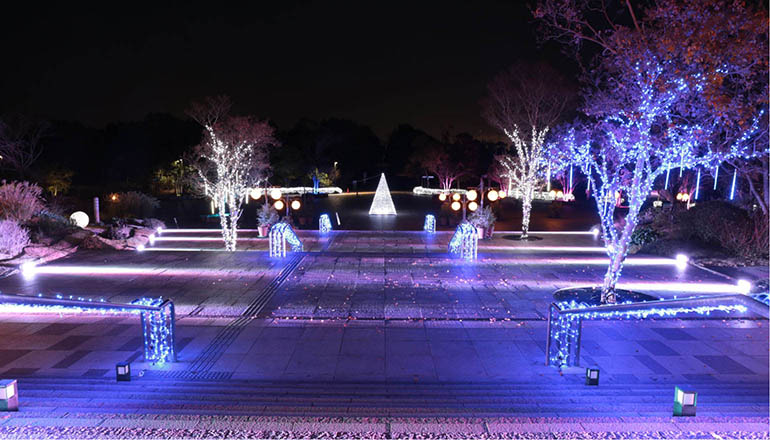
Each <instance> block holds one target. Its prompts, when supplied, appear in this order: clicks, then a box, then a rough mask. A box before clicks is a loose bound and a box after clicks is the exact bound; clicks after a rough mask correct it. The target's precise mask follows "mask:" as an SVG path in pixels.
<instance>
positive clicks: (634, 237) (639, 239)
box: [631, 226, 658, 246]
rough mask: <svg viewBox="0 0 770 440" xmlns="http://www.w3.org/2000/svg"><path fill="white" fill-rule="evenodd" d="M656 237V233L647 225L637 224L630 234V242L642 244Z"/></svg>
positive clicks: (650, 241)
mask: <svg viewBox="0 0 770 440" xmlns="http://www.w3.org/2000/svg"><path fill="white" fill-rule="evenodd" d="M657 239H658V233H657V232H655V231H654V230H653V229H652V228H650V227H647V226H638V227H637V228H636V229H635V230H634V233H633V234H631V244H633V245H637V246H644V245H646V244H649V243H652V242H653V241H655V240H657Z"/></svg>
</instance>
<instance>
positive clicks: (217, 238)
mask: <svg viewBox="0 0 770 440" xmlns="http://www.w3.org/2000/svg"><path fill="white" fill-rule="evenodd" d="M155 241H222V242H223V241H224V240H222V237H189V236H182V237H179V236H174V237H168V236H164V237H155ZM237 241H267V238H249V237H238V240H237Z"/></svg>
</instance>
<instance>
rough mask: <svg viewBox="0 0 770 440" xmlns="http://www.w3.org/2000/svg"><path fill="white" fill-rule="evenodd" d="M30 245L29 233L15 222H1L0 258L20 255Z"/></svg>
mask: <svg viewBox="0 0 770 440" xmlns="http://www.w3.org/2000/svg"><path fill="white" fill-rule="evenodd" d="M28 244H29V232H28V231H27V229H26V228H24V227H22V226H19V224H18V223H16V222H15V221H13V220H0V256H3V257H4V258H9V257H15V256H16V255H19V254H20V253H21V251H23V250H24V247H25V246H27V245H28Z"/></svg>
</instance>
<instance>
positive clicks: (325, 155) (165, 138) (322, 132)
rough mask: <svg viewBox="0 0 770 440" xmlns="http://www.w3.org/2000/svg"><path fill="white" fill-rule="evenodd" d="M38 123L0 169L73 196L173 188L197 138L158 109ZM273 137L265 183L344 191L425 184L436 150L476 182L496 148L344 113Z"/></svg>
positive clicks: (193, 128)
mask: <svg viewBox="0 0 770 440" xmlns="http://www.w3.org/2000/svg"><path fill="white" fill-rule="evenodd" d="M45 125H46V128H45V130H44V135H43V137H42V138H41V140H40V147H41V151H42V152H41V154H40V156H39V157H38V158H37V160H35V162H34V163H33V165H32V166H31V167H30V170H29V172H27V173H26V175H24V176H20V175H19V173H17V172H14V170H11V169H3V170H0V177H2V178H4V179H9V180H10V179H19V178H20V177H23V178H25V179H27V180H33V181H36V182H38V183H40V184H41V186H43V187H45V188H48V187H49V186H50V185H49V182H52V181H56V182H59V186H58V189H57V190H58V191H59V192H60V193H65V194H70V195H76V196H86V197H87V196H90V195H95V194H105V193H109V192H119V191H127V190H139V191H145V192H149V193H154V194H156V195H162V194H164V193H172V192H173V191H172V190H171V185H168V184H164V176H169V175H173V173H174V170H175V169H176V170H177V171H179V169H178V167H177V168H175V162H176V164H178V163H179V162H177V161H178V160H179V159H182V158H184V157H185V155H186V154H187V153H188V152H189V151H190V150H191V149H192V147H194V146H195V145H196V144H197V143H199V142H200V139H201V127H200V125H198V124H197V123H196V122H194V121H192V120H190V119H181V118H178V117H175V116H172V115H170V114H165V113H154V114H149V115H147V116H146V117H145V118H144V119H143V120H140V121H133V122H120V123H114V124H109V125H107V126H105V127H103V128H93V127H88V126H86V125H84V124H82V123H79V122H70V121H51V122H48V123H46V124H45ZM277 137H278V140H279V141H280V143H281V145H280V146H277V147H275V148H274V149H273V150H272V153H271V158H270V162H271V168H272V173H273V175H272V178H271V179H270V181H271V184H273V185H280V186H295V185H297V186H312V182H313V176H316V177H318V179H319V181H320V184H321V185H322V186H328V185H335V186H339V187H341V188H342V189H343V190H351V191H354V190H356V189H358V190H365V189H371V188H372V187H373V186H374V185H376V183H377V180H376V176H378V175H379V173H380V172H385V173H386V174H387V175H388V178H389V180H390V181H392V183H391V186H392V187H393V188H394V189H411V187H413V186H415V185H419V184H421V182H423V183H424V182H425V181H422V180H421V176H423V175H426V174H434V175H435V173H434V172H433V171H431V170H430V164H431V163H434V162H435V161H436V158H437V157H439V156H441V157H446V158H448V159H449V160H450V161H451V162H452V163H453V164H455V165H456V167H457V168H456V169H454V170H453V172H454V174H456V177H457V180H455V184H454V186H457V185H475V184H478V180H479V176H481V175H482V174H484V173H486V171H487V170H488V169H489V166H490V164H491V163H492V161H493V158H494V154H495V153H497V152H499V151H500V149H501V148H503V145H502V144H494V143H489V142H483V141H480V140H478V139H475V138H473V137H472V136H471V135H469V134H465V133H459V134H454V135H450V134H449V133H445V134H443V135H442V136H441V137H440V138H436V137H433V136H431V135H429V134H428V133H426V132H424V131H422V130H420V129H418V128H414V127H412V126H410V125H400V126H398V127H396V128H395V129H394V130H393V131H392V132H391V133H390V134H389V135H388V136H387V138H386V139H380V138H379V137H378V136H377V135H375V133H374V131H373V130H372V129H371V128H370V127H368V126H365V125H362V124H359V123H357V122H354V121H351V120H346V119H327V120H323V121H313V120H308V119H302V120H300V121H298V122H297V123H296V124H295V125H294V126H293V127H291V128H288V129H284V128H282V127H277ZM182 172H189V171H184V170H182ZM62 180H64V181H65V182H63V183H62V182H61V181H62ZM166 180H168V179H166ZM166 183H167V182H166ZM429 184H430V186H433V187H436V186H437V185H438V182H437V181H436V179H432V180H431V181H430V182H429ZM191 189H192V187H188V188H187V189H186V190H185V191H184V192H185V193H188V194H189V193H190V190H191Z"/></svg>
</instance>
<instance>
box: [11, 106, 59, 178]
mask: <svg viewBox="0 0 770 440" xmlns="http://www.w3.org/2000/svg"><path fill="white" fill-rule="evenodd" d="M47 131H48V124H46V123H42V122H35V121H32V120H31V119H28V118H26V117H23V116H16V117H12V118H5V120H0V168H4V169H7V170H10V171H12V172H14V173H16V175H17V177H19V178H20V179H22V180H23V179H25V178H27V177H28V176H29V171H30V168H31V167H32V164H33V163H35V161H37V159H38V158H39V157H40V155H41V154H42V153H43V144H42V142H41V141H42V139H43V137H45V135H46V133H47Z"/></svg>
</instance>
